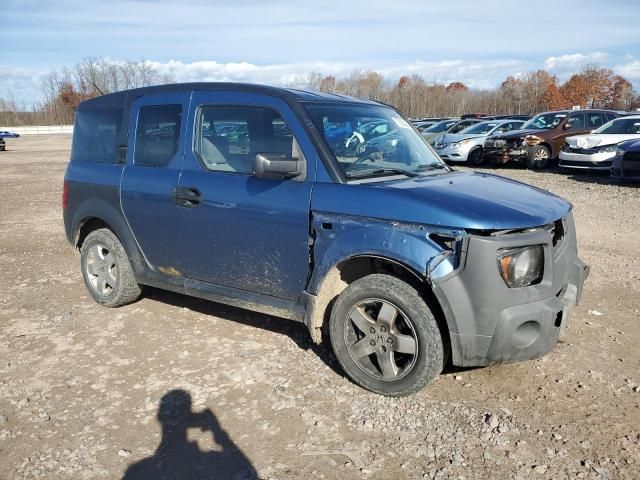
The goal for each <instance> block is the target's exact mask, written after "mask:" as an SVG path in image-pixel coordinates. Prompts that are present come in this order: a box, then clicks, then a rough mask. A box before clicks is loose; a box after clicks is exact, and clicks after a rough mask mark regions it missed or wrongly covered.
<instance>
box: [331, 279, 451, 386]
mask: <svg viewBox="0 0 640 480" xmlns="http://www.w3.org/2000/svg"><path fill="white" fill-rule="evenodd" d="M329 333H330V337H331V345H332V347H333V351H334V353H335V355H336V357H337V359H338V361H339V362H340V365H341V366H342V368H343V369H344V371H345V372H346V374H347V375H348V376H349V378H351V380H353V381H354V382H355V383H356V384H358V385H360V386H361V387H363V388H366V389H367V390H371V391H372V392H375V393H379V394H382V395H387V396H394V397H397V396H403V395H409V394H412V393H415V392H417V391H418V390H420V389H421V388H423V387H424V386H425V385H427V384H429V383H431V382H432V381H433V379H434V378H435V377H436V376H438V375H439V374H440V372H441V371H442V368H443V363H444V351H443V344H442V337H441V334H440V329H439V328H438V324H437V322H436V320H435V319H434V317H433V314H432V313H431V311H430V310H429V307H428V306H427V304H426V303H425V302H424V300H423V299H422V298H421V297H420V295H419V294H418V292H417V291H416V290H415V289H414V288H413V287H411V286H410V285H408V284H407V283H405V282H403V281H402V280H399V279H398V278H396V277H392V276H390V275H381V274H374V275H369V276H366V277H364V278H361V279H359V280H356V281H355V282H353V283H352V284H350V285H349V286H348V287H347V288H346V289H345V290H344V291H343V292H342V293H341V294H340V295H339V296H338V298H337V299H336V302H335V305H334V306H333V309H332V311H331V318H330V324H329Z"/></svg>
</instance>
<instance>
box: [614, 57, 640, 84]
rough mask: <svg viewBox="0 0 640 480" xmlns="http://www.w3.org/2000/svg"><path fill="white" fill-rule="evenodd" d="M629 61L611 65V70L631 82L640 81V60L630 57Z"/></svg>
mask: <svg viewBox="0 0 640 480" xmlns="http://www.w3.org/2000/svg"><path fill="white" fill-rule="evenodd" d="M628 60H630V61H629V62H627V63H623V64H621V65H616V66H615V67H613V71H614V72H616V73H618V74H620V75H622V76H623V77H625V78H626V79H627V80H629V81H630V82H632V83H638V82H640V60H635V59H634V58H633V57H631V58H630V59H628Z"/></svg>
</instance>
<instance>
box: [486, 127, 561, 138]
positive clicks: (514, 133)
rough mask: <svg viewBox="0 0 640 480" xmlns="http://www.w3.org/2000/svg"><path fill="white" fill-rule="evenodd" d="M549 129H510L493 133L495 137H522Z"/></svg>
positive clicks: (538, 133)
mask: <svg viewBox="0 0 640 480" xmlns="http://www.w3.org/2000/svg"><path fill="white" fill-rule="evenodd" d="M547 131H549V130H536V129H535V128H527V129H524V130H512V131H510V132H507V133H500V134H497V135H495V138H524V137H525V136H527V135H540V134H541V133H542V132H547Z"/></svg>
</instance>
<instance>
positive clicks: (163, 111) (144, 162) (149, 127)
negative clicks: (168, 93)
mask: <svg viewBox="0 0 640 480" xmlns="http://www.w3.org/2000/svg"><path fill="white" fill-rule="evenodd" d="M181 119H182V105H146V106H144V107H141V108H140V111H139V112H138V123H137V125H136V148H135V153H134V156H133V163H135V164H136V165H138V166H140V167H156V168H161V167H166V166H167V165H169V163H171V160H172V159H173V157H174V156H175V155H176V152H177V151H178V145H179V143H180V122H181Z"/></svg>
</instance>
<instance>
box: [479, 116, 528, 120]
mask: <svg viewBox="0 0 640 480" xmlns="http://www.w3.org/2000/svg"><path fill="white" fill-rule="evenodd" d="M530 118H531V115H488V116H486V117H482V119H483V120H524V121H527V120H529V119H530Z"/></svg>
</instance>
